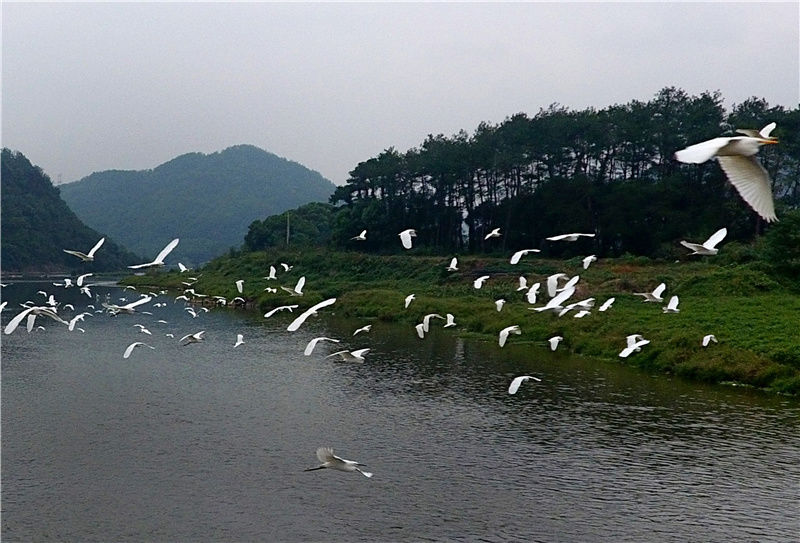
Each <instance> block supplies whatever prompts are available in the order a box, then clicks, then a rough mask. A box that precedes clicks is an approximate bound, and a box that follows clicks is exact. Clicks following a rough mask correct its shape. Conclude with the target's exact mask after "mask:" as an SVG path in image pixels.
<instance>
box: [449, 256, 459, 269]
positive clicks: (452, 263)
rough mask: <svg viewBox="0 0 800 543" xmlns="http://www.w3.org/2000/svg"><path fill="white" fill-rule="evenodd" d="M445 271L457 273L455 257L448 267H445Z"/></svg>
mask: <svg viewBox="0 0 800 543" xmlns="http://www.w3.org/2000/svg"><path fill="white" fill-rule="evenodd" d="M447 271H449V272H454V271H458V259H457V258H456V257H453V260H451V261H450V265H449V266H447Z"/></svg>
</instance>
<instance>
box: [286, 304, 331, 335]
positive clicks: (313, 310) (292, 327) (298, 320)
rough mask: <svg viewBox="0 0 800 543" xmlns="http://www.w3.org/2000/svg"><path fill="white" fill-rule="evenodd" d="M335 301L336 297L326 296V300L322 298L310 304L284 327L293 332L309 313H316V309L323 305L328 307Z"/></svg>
mask: <svg viewBox="0 0 800 543" xmlns="http://www.w3.org/2000/svg"><path fill="white" fill-rule="evenodd" d="M335 302H336V298H328V299H327V300H323V301H321V302H320V303H318V304H315V305H312V306H311V307H309V308H308V309H306V310H305V311H303V312H302V313H300V315H298V317H297V318H296V319H295V320H293V321H292V322H291V324H289V326H287V327H286V331H287V332H295V331H296V330H297V329H298V328H300V326H301V325H302V324H303V323H304V322H306V319H307V318H308V317H310V316H311V315H316V314H317V311H318V310H320V309H322V308H323V307H328V306H329V305H332V304H334V303H335Z"/></svg>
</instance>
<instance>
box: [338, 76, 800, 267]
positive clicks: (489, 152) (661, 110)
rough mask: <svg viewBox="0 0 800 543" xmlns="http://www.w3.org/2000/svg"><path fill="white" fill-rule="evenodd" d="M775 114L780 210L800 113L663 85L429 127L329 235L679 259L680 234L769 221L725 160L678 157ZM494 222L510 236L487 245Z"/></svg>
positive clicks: (374, 179)
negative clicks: (551, 240) (591, 235)
mask: <svg viewBox="0 0 800 543" xmlns="http://www.w3.org/2000/svg"><path fill="white" fill-rule="evenodd" d="M771 121H775V122H777V129H776V130H775V132H773V135H774V136H777V137H778V138H779V140H780V145H774V146H772V145H771V146H766V147H767V148H762V150H761V152H760V153H759V159H760V160H761V162H762V164H763V165H764V166H765V168H766V169H767V170H768V171H769V173H770V175H771V177H772V179H773V191H774V194H775V196H776V208H777V213H778V216H779V217H782V216H784V215H785V213H786V211H787V209H790V208H797V207H798V206H800V108H796V109H793V110H786V109H785V108H783V107H780V106H778V107H770V106H769V104H767V102H766V101H765V100H763V99H758V98H751V99H749V100H747V101H745V102H743V103H741V104H737V105H734V106H733V108H732V109H731V111H730V112H726V111H725V109H724V108H723V106H722V97H721V96H720V94H719V93H708V92H706V93H703V94H701V95H700V96H690V95H688V94H687V93H686V92H684V91H682V90H679V89H676V88H665V89H663V90H661V91H660V92H659V93H658V94H657V95H656V96H655V97H654V98H653V99H652V100H650V101H648V102H640V101H636V100H634V101H631V102H629V103H627V104H624V105H613V106H609V107H606V108H604V109H602V110H595V109H593V108H589V109H585V110H581V111H576V110H570V109H568V108H565V107H561V106H558V105H553V106H551V107H549V108H547V109H544V110H540V111H539V112H538V113H537V114H536V115H534V116H533V117H529V116H528V115H526V114H524V113H518V114H516V115H513V116H511V117H509V118H507V119H505V120H504V121H503V122H502V123H500V124H499V125H492V124H489V123H482V124H481V125H480V126H478V128H477V129H476V130H475V132H474V133H473V134H472V135H469V134H467V133H466V132H465V131H461V132H459V133H458V134H455V135H454V136H452V137H445V136H443V135H437V136H433V135H430V136H428V137H427V138H426V139H425V141H424V142H423V143H422V144H421V145H420V146H419V147H418V148H413V149H409V150H408V151H406V152H405V153H401V152H399V151H397V150H395V149H394V148H389V149H386V150H385V151H383V152H382V153H380V154H379V155H378V156H377V157H374V158H370V159H369V160H366V161H364V162H361V163H359V164H358V165H357V166H356V167H355V168H354V169H353V170H352V171H351V172H350V178H349V179H348V180H347V183H346V184H345V185H343V186H340V187H338V188H337V189H336V192H335V193H334V195H333V196H332V197H331V203H334V204H343V206H342V207H343V209H341V210H340V211H339V212H338V213H337V216H336V217H335V219H334V227H333V232H332V233H331V239H332V242H333V243H334V245H336V246H339V247H346V246H347V245H348V244H349V243H351V242H350V241H349V240H350V238H351V237H352V236H353V235H355V234H357V233H358V232H360V231H361V230H362V229H364V228H366V229H368V230H369V232H370V235H369V236H368V240H367V242H366V243H363V244H361V245H360V248H362V249H365V250H368V251H375V252H387V251H388V252H397V251H401V250H402V249H400V245H399V244H398V243H397V236H396V234H397V232H399V231H401V230H403V229H406V228H414V229H416V231H417V235H418V237H417V239H416V241H415V245H416V246H417V247H418V248H422V250H426V249H425V248H427V250H428V251H433V252H440V253H441V252H453V251H458V252H462V253H463V252H469V253H474V252H482V251H490V250H504V251H508V250H511V249H521V248H532V247H540V246H541V247H542V248H543V249H545V250H548V249H551V248H552V247H551V246H548V245H547V244H544V245H540V244H541V240H543V239H544V238H545V237H547V236H550V235H554V234H561V233H565V232H578V231H583V232H595V233H596V234H597V237H596V238H595V239H594V240H593V241H592V242H591V243H590V244H588V245H579V244H573V245H569V244H566V246H565V244H562V245H561V246H559V247H557V248H555V249H554V250H556V251H570V250H580V251H584V252H585V251H587V250H591V252H594V253H597V254H598V255H600V256H617V255H621V254H624V253H632V254H636V255H647V256H670V254H669V253H670V252H671V251H672V250H673V249H672V248H674V247H675V246H676V241H678V240H680V239H689V238H697V239H698V240H701V241H702V239H705V237H707V236H708V235H710V234H711V233H712V232H714V231H715V230H717V229H718V228H720V227H721V226H726V227H727V228H728V241H731V240H741V241H746V240H749V239H752V238H753V236H754V235H756V233H757V232H758V231H759V230H761V229H762V228H763V227H764V225H763V224H761V221H760V219H759V218H758V217H757V215H756V214H755V213H754V212H752V211H751V210H750V208H749V207H748V206H747V205H746V204H745V203H744V202H743V201H742V200H741V198H740V197H739V195H738V194H737V193H736V191H735V189H734V188H733V187H732V186H731V185H730V184H729V183H728V182H727V181H726V178H725V175H724V173H723V172H722V170H721V169H720V168H719V166H718V165H717V164H716V161H713V160H712V161H709V162H707V163H705V164H701V165H688V164H680V163H678V162H677V161H676V160H674V158H673V155H674V152H675V151H676V150H679V149H681V148H683V147H685V146H687V145H690V144H693V143H697V142H699V141H703V140H706V139H710V138H713V137H716V136H719V135H723V134H726V133H727V134H733V130H734V129H735V128H757V129H760V128H761V127H763V126H764V125H766V124H767V123H768V122H771ZM496 227H500V228H501V229H502V231H503V232H504V236H503V237H502V238H501V239H500V240H490V241H488V242H484V234H486V233H487V232H489V231H490V230H491V229H492V228H496ZM589 247H591V249H589Z"/></svg>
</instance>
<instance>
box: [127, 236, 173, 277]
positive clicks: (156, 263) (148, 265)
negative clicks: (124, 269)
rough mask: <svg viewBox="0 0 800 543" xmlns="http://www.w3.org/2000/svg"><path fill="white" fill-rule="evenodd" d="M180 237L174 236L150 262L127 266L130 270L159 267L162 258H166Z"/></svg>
mask: <svg viewBox="0 0 800 543" xmlns="http://www.w3.org/2000/svg"><path fill="white" fill-rule="evenodd" d="M179 241H180V238H175V239H173V240H172V241H170V242H169V243H167V246H166V247H164V248H163V249H161V252H160V253H158V255H157V256H156V257H155V259H153V261H152V262H146V263H144V264H136V265H135V266H128V267H129V268H130V269H132V270H138V269H141V268H160V267H162V266H164V259H165V258H167V255H168V254H170V253H171V252H172V250H173V249H174V248H175V247H177V246H178V242H179Z"/></svg>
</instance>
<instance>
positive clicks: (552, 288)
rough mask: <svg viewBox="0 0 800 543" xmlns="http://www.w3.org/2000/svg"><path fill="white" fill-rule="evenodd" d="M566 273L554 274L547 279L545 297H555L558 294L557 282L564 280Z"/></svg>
mask: <svg viewBox="0 0 800 543" xmlns="http://www.w3.org/2000/svg"><path fill="white" fill-rule="evenodd" d="M566 278H567V274H566V273H554V274H553V275H551V276H549V277H548V278H547V295H548V296H550V297H551V298H552V297H553V296H555V295H556V293H557V292H558V281H559V279H566Z"/></svg>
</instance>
